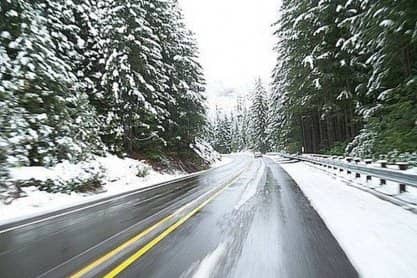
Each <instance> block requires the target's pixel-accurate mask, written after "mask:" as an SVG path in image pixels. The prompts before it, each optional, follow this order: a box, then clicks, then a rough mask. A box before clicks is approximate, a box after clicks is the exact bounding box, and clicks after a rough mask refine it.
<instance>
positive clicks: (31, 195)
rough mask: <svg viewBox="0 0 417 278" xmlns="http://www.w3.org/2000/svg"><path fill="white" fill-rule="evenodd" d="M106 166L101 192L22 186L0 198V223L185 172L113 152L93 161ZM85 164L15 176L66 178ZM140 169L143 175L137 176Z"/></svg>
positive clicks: (225, 159)
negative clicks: (7, 200)
mask: <svg viewBox="0 0 417 278" xmlns="http://www.w3.org/2000/svg"><path fill="white" fill-rule="evenodd" d="M231 161H232V158H231V157H228V156H225V157H222V158H221V159H220V160H217V162H215V163H214V164H213V165H212V167H220V166H222V165H224V164H227V163H229V162H231ZM91 164H94V167H101V168H102V169H103V174H104V176H103V181H104V185H103V190H101V192H100V193H99V194H98V193H91V192H90V193H75V192H72V193H70V194H64V193H48V192H45V191H40V190H39V189H38V188H37V187H35V186H30V187H23V188H22V189H23V191H24V192H23V193H24V195H26V197H22V198H18V199H16V200H14V201H13V202H12V203H11V204H9V205H6V204H3V203H1V202H0V225H2V224H6V223H9V222H13V221H18V220H22V219H26V218H29V217H33V216H37V215H42V214H45V213H48V212H53V211H56V210H59V209H64V208H68V207H72V206H76V205H79V204H83V203H86V202H90V201H94V200H98V199H101V198H104V197H109V196H113V195H116V194H120V193H123V192H126V191H131V190H135V189H140V188H144V187H147V186H150V185H153V184H156V183H160V182H164V181H168V180H172V179H174V178H178V177H180V176H183V175H184V174H185V173H183V172H173V173H170V174H167V173H160V172H156V171H154V170H152V168H151V167H150V166H149V165H147V164H145V163H144V162H141V161H137V160H134V159H130V158H124V159H122V158H119V157H117V156H114V155H108V156H106V157H96V159H95V160H94V161H91V162H90V165H91ZM85 166H86V165H84V164H77V165H74V164H69V163H62V164H59V165H57V166H56V167H54V168H49V169H48V168H44V167H22V168H15V169H12V176H13V177H14V178H15V179H19V180H24V179H26V180H27V179H30V178H36V179H37V180H46V179H56V178H61V179H63V180H65V179H68V178H72V177H74V176H77V175H80V174H82V168H83V167H85ZM138 171H139V172H140V173H141V174H143V175H144V176H143V177H141V176H138Z"/></svg>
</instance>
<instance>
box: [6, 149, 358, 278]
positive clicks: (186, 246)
mask: <svg viewBox="0 0 417 278" xmlns="http://www.w3.org/2000/svg"><path fill="white" fill-rule="evenodd" d="M179 208H180V211H178V209H179ZM8 228H10V227H8ZM0 230H2V229H1V228H0ZM0 232H1V231H0ZM0 236H1V237H0V277H36V276H42V277H64V276H68V275H71V274H73V275H74V276H73V277H94V276H103V275H106V274H107V276H106V277H114V276H120V277H323V278H325V277H357V276H358V274H357V272H356V271H355V269H354V268H353V267H352V265H351V263H350V262H349V260H348V259H347V257H346V255H345V253H344V252H343V250H342V249H341V248H340V246H339V245H338V243H337V241H336V240H335V239H334V237H333V236H332V234H331V233H330V232H329V230H328V229H327V228H326V226H325V224H324V223H323V221H322V220H321V218H320V217H319V216H318V214H317V213H316V212H315V211H314V209H313V208H312V207H311V206H310V204H309V202H308V201H307V199H306V198H305V197H304V195H303V194H302V193H301V191H300V190H299V189H298V187H297V185H296V184H295V182H294V181H293V180H292V179H291V178H290V177H289V176H288V175H287V174H286V172H285V171H283V170H282V168H281V167H280V166H279V165H278V164H276V163H273V162H272V160H270V159H268V158H259V159H253V158H252V157H249V156H247V155H246V156H245V155H242V156H235V157H234V160H233V162H232V163H231V164H228V165H225V166H223V167H220V168H218V169H215V170H212V171H209V172H208V173H206V174H204V175H202V176H198V177H194V178H189V179H186V180H184V181H181V182H175V183H172V184H168V185H166V186H163V187H158V188H155V189H152V190H150V191H145V192H141V193H138V194H133V195H129V196H126V197H125V198H121V199H118V200H114V201H111V202H107V203H105V204H102V205H98V206H94V207H92V208H88V209H85V210H81V211H79V212H74V213H71V214H68V215H64V216H61V217H57V218H53V219H51V220H49V221H45V222H41V223H37V224H33V225H28V226H25V227H23V228H17V229H12V230H10V231H7V232H4V233H2V234H0ZM129 239H132V240H129ZM127 240H128V241H127Z"/></svg>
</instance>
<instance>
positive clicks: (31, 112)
mask: <svg viewBox="0 0 417 278" xmlns="http://www.w3.org/2000/svg"><path fill="white" fill-rule="evenodd" d="M197 59H198V50H197V46H196V43H195V39H194V35H193V34H192V33H191V32H190V31H189V30H188V29H187V27H186V26H185V24H184V20H183V15H182V12H181V10H180V8H179V7H178V4H177V1H175V0H143V1H137V0H69V1H63V0H62V1H61V0H58V1H56V0H41V1H29V0H4V1H1V6H0V127H1V132H0V144H1V148H0V169H3V171H2V173H3V174H4V169H5V168H7V167H13V166H53V165H55V164H56V163H59V162H61V161H70V162H72V163H76V162H78V161H82V160H85V159H87V158H88V157H89V156H91V155H92V154H99V155H100V154H103V153H105V152H111V153H115V154H127V155H130V156H133V157H136V156H137V158H141V159H143V158H153V156H158V155H161V154H163V155H166V156H169V155H172V156H175V155H180V154H178V153H179V152H184V153H187V152H188V150H190V147H189V146H190V144H194V143H195V138H196V136H197V135H198V134H199V133H200V131H201V130H202V128H203V126H204V123H205V104H204V101H205V97H204V95H203V92H204V90H205V80H204V76H203V73H202V69H201V66H200V65H199V63H198V62H197ZM189 153H190V154H189V155H192V154H191V151H189ZM186 158H187V157H186Z"/></svg>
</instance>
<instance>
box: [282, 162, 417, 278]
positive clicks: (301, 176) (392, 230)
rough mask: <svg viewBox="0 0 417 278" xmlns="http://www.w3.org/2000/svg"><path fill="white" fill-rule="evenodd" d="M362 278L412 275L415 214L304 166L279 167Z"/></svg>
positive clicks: (416, 273)
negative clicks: (305, 198)
mask: <svg viewBox="0 0 417 278" xmlns="http://www.w3.org/2000/svg"><path fill="white" fill-rule="evenodd" d="M281 166H282V167H283V168H284V169H285V170H286V171H287V172H288V173H289V174H290V175H291V176H292V178H293V179H294V180H295V181H296V182H297V184H298V185H299V187H300V188H301V190H302V191H303V192H304V194H305V195H306V197H307V198H308V199H309V200H310V201H311V203H312V205H313V207H314V208H315V209H316V210H317V212H318V213H319V214H320V216H321V217H322V218H323V220H324V222H325V223H326V225H327V227H328V228H329V229H330V231H331V232H332V233H333V235H334V236H335V237H336V239H337V241H338V242H339V244H340V245H341V246H342V248H343V249H344V251H345V252H346V254H347V255H348V257H349V258H350V260H351V261H352V263H353V265H354V266H355V267H356V269H357V270H358V271H359V272H360V274H361V277H365V278H366V277H370V278H371V277H378V278H384V277H387V278H390V277H392V278H396V277H402V278H407V277H410V278H412V277H417V264H416V263H415V259H416V258H417V215H415V214H414V213H411V212H409V211H407V210H404V209H403V208H401V207H399V206H396V205H393V204H391V203H389V202H387V201H383V200H381V199H379V198H377V197H375V196H373V195H372V194H369V193H367V192H363V191H361V190H358V189H355V188H353V187H350V186H346V184H344V183H343V182H342V181H340V180H339V179H335V178H333V177H332V176H330V175H327V174H326V173H324V172H322V171H320V170H318V169H316V168H313V167H311V166H308V165H306V164H304V163H294V164H285V163H283V164H281Z"/></svg>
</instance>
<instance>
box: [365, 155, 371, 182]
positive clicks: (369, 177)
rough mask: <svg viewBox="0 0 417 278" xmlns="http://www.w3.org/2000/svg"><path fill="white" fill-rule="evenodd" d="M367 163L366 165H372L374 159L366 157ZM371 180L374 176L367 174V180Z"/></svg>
mask: <svg viewBox="0 0 417 278" xmlns="http://www.w3.org/2000/svg"><path fill="white" fill-rule="evenodd" d="M365 163H366V165H367V166H368V165H371V163H372V159H365ZM370 180H372V176H368V175H367V176H366V182H368V181H370Z"/></svg>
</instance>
